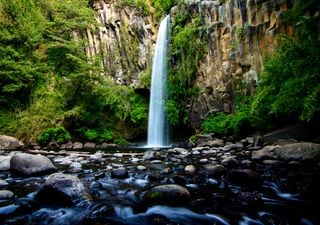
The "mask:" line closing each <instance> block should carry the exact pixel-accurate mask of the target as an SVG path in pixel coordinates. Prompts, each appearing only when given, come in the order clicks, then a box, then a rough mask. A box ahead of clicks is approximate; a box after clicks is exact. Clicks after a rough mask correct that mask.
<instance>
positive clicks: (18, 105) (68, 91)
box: [0, 0, 148, 144]
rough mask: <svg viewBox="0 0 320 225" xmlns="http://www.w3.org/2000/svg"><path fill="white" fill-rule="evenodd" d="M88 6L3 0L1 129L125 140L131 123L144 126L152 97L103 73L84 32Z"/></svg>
mask: <svg viewBox="0 0 320 225" xmlns="http://www.w3.org/2000/svg"><path fill="white" fill-rule="evenodd" d="M88 4H89V3H88V1H87V0H79V1H73V0H64V1H57V0H12V1H6V0H0V43H1V46H0V48H1V50H0V54H1V57H0V67H1V70H0V76H1V79H0V108H1V111H0V132H1V133H6V134H8V135H14V136H16V137H18V138H22V139H24V140H35V139H37V140H38V141H39V142H40V143H42V144H47V143H48V142H50V141H52V140H55V141H58V142H61V141H66V140H69V139H70V138H71V137H74V138H75V137H77V138H81V139H85V140H91V141H101V142H102V141H115V142H120V143H123V142H124V139H123V138H127V137H130V135H131V134H132V132H133V131H130V129H131V128H132V129H133V127H134V129H133V130H134V132H137V133H139V132H140V130H141V129H142V130H143V129H144V127H145V123H146V118H147V108H148V102H147V100H146V99H145V98H143V97H141V96H140V95H137V94H136V93H135V92H134V90H133V89H132V88H130V87H128V86H119V85H116V84H115V83H114V81H112V80H110V79H108V78H103V77H102V76H101V75H100V74H101V69H102V68H101V67H100V65H99V60H100V59H99V56H97V57H96V58H95V59H88V57H87V55H86V52H85V48H86V46H87V45H88V41H87V39H86V36H85V35H83V34H84V33H85V31H86V30H87V29H88V27H94V25H95V23H96V22H95V19H94V12H93V10H92V9H91V8H90V6H89V5H88ZM124 123H125V124H126V127H127V129H128V130H126V129H124V128H123V127H124V126H123V124H124ZM70 134H71V136H70Z"/></svg>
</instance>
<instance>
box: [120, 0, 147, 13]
mask: <svg viewBox="0 0 320 225" xmlns="http://www.w3.org/2000/svg"><path fill="white" fill-rule="evenodd" d="M118 4H119V5H118V7H120V8H121V7H123V6H129V7H132V8H135V9H136V10H138V12H140V13H142V14H143V15H144V16H147V15H148V14H149V6H148V5H147V3H146V1H145V0H121V1H120V3H118Z"/></svg>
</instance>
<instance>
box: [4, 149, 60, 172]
mask: <svg viewBox="0 0 320 225" xmlns="http://www.w3.org/2000/svg"><path fill="white" fill-rule="evenodd" d="M10 168H11V170H12V171H14V172H16V173H19V174H21V175H24V176H32V175H37V174H50V173H53V172H55V171H56V170H57V169H56V167H55V166H54V165H53V164H52V162H51V161H50V159H48V158H47V157H45V156H43V155H32V154H27V153H17V154H15V155H14V156H12V158H11V160H10Z"/></svg>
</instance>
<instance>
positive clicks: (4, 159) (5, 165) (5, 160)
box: [0, 156, 12, 171]
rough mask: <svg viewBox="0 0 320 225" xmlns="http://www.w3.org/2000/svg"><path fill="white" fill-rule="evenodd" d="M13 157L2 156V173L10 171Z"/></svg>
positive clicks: (0, 169)
mask: <svg viewBox="0 0 320 225" xmlns="http://www.w3.org/2000/svg"><path fill="white" fill-rule="evenodd" d="M11 157H12V156H0V171H5V170H9V169H10V160H11Z"/></svg>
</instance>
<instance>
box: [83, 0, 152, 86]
mask: <svg viewBox="0 0 320 225" xmlns="http://www.w3.org/2000/svg"><path fill="white" fill-rule="evenodd" d="M91 6H92V7H93V9H94V10H95V11H96V20H97V29H96V30H94V29H88V30H87V37H88V39H89V46H88V48H87V54H88V56H89V57H90V58H94V57H96V56H97V55H100V56H101V58H102V60H101V61H102V62H101V64H102V67H103V68H104V75H105V76H107V77H110V78H112V79H114V80H115V81H116V82H117V83H119V84H125V85H136V84H137V83H138V81H139V79H140V76H141V74H142V72H143V71H146V70H147V68H148V67H149V66H151V65H150V63H151V58H152V51H153V45H154V40H155V34H154V28H153V27H154V25H153V24H152V21H153V20H152V17H151V16H149V15H143V13H141V12H139V11H138V10H137V9H135V8H134V7H129V6H126V5H124V4H123V1H119V0H118V1H116V0H93V1H91ZM150 15H151V14H150Z"/></svg>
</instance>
